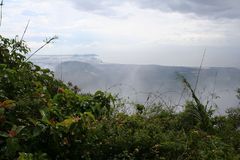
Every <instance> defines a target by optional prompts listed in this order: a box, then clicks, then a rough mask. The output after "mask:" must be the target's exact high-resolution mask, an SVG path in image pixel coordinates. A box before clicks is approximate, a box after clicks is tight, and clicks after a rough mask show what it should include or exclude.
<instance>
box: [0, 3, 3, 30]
mask: <svg viewBox="0 0 240 160" xmlns="http://www.w3.org/2000/svg"><path fill="white" fill-rule="evenodd" d="M0 6H1V13H0V14H1V15H0V27H1V26H2V15H3V0H2V1H1V3H0Z"/></svg>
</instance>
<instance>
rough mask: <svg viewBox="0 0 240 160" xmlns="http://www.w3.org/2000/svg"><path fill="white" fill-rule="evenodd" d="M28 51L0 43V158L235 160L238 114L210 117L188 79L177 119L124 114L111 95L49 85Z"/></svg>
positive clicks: (239, 144) (149, 110)
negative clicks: (186, 95)
mask: <svg viewBox="0 0 240 160" xmlns="http://www.w3.org/2000/svg"><path fill="white" fill-rule="evenodd" d="M28 52H29V49H28V48H27V47H26V45H25V44H24V41H17V40H15V39H7V38H4V37H2V36H0V159H19V160H33V159H34V160H35V159H37V160H43V159H104V160H105V159H176V160H183V159H189V160H190V159H218V160H219V159H229V160H234V159H236V160H237V159H240V128H239V127H240V109H239V108H232V109H229V110H228V111H227V112H226V115H221V116H213V112H214V111H213V110H211V109H209V108H208V107H207V106H204V105H203V104H202V103H201V102H200V100H199V99H198V98H197V96H196V95H195V93H194V91H193V90H192V89H191V86H190V85H189V83H188V82H187V80H186V79H184V78H183V82H184V83H185V85H186V87H188V89H189V90H190V92H191V93H192V97H193V101H190V102H186V105H185V109H184V110H183V111H182V112H174V111H173V110H171V109H169V108H167V107H164V106H163V105H155V106H149V107H145V106H144V105H141V104H136V105H135V109H136V113H135V114H132V115H128V114H126V113H121V112H119V111H118V110H119V107H121V106H122V105H124V104H121V103H119V102H118V101H117V100H116V99H115V98H114V97H113V96H112V95H111V94H108V93H105V92H101V91H97V92H96V93H95V94H82V93H78V91H79V89H78V88H77V87H73V86H72V85H71V84H70V85H68V86H67V85H65V84H64V83H62V82H61V81H58V80H56V79H54V77H53V73H52V72H51V71H49V70H48V69H42V68H40V67H39V66H36V65H34V64H33V63H31V62H28V61H26V57H25V54H27V53H28ZM237 93H238V98H240V89H239V90H238V91H237ZM119 104H120V106H119Z"/></svg>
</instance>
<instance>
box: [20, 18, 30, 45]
mask: <svg viewBox="0 0 240 160" xmlns="http://www.w3.org/2000/svg"><path fill="white" fill-rule="evenodd" d="M29 23H30V19H29V20H28V23H27V25H26V27H25V29H24V32H23V34H22V37H21V40H20V42H22V40H23V38H24V35H25V34H26V31H27V29H28V25H29Z"/></svg>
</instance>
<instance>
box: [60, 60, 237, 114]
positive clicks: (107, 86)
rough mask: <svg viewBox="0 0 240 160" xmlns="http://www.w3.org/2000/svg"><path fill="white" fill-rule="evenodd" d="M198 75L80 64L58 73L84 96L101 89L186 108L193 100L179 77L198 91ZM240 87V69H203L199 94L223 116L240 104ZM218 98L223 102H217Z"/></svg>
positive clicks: (152, 67)
mask: <svg viewBox="0 0 240 160" xmlns="http://www.w3.org/2000/svg"><path fill="white" fill-rule="evenodd" d="M197 72H198V68H190V67H171V66H160V65H123V64H100V63H86V62H80V61H66V62H63V63H61V64H59V65H57V67H56V69H55V74H56V77H57V78H59V79H60V78H61V77H62V79H63V81H66V82H68V81H70V82H72V83H73V84H75V85H78V86H80V88H81V89H82V91H83V92H93V91H95V90H98V89H101V90H105V91H110V92H113V93H116V94H120V96H122V97H129V98H130V99H131V100H133V101H135V102H141V103H154V102H157V101H162V102H163V101H164V103H166V104H167V105H178V104H179V102H180V104H182V103H183V102H185V100H187V99H189V95H188V92H186V91H184V92H183V88H184V85H183V84H182V83H181V80H180V79H179V78H178V76H177V75H178V74H181V75H184V76H185V77H186V78H187V80H188V81H189V82H190V83H191V84H192V87H193V88H194V86H195V82H196V77H197ZM239 87H240V70H239V69H236V68H220V67H212V68H203V69H202V71H201V75H200V78H199V84H198V87H197V93H198V95H199V97H200V98H201V99H202V100H203V101H205V102H206V101H207V100H209V103H217V104H218V105H219V112H220V113H223V111H224V110H225V109H226V108H227V107H232V106H236V105H237V104H238V101H237V99H236V97H235V95H236V92H235V90H236V89H237V88H239ZM182 92H183V94H182ZM213 93H215V94H213ZM181 95H182V96H181ZM216 96H219V97H220V98H217V99H215V98H213V97H216ZM181 97H182V98H181ZM146 100H148V101H146ZM212 100H213V101H212Z"/></svg>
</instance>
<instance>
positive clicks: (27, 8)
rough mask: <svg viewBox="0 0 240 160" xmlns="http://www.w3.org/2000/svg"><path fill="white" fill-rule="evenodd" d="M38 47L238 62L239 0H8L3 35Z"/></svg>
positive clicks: (163, 61) (133, 59)
mask: <svg viewBox="0 0 240 160" xmlns="http://www.w3.org/2000/svg"><path fill="white" fill-rule="evenodd" d="M28 20H30V23H29V27H28V29H27V32H26V34H25V36H24V40H25V41H26V43H27V44H28V46H29V47H30V48H31V49H32V52H33V51H35V50H36V49H37V48H39V47H40V46H41V45H42V44H43V40H45V39H46V38H49V37H52V36H54V35H57V36H58V37H59V38H58V39H57V40H55V42H54V43H52V44H50V45H48V46H47V47H45V48H44V49H42V50H41V51H40V52H38V53H37V54H39V55H54V54H55V55H74V54H96V55H98V56H99V58H100V59H101V60H102V61H103V62H105V63H121V64H159V65H167V66H199V65H200V63H201V58H202V56H203V52H204V49H205V48H206V56H205V59H204V62H203V65H204V66H206V67H211V66H220V67H237V68H240V52H239V51H240V44H239V43H240V0H201V1H200V0H34V1H33V0H21V1H20V0H5V1H4V6H3V18H2V25H1V27H0V34H2V35H4V36H7V37H15V36H16V35H19V37H21V35H22V34H23V31H24V28H25V26H26V24H27V22H28Z"/></svg>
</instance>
